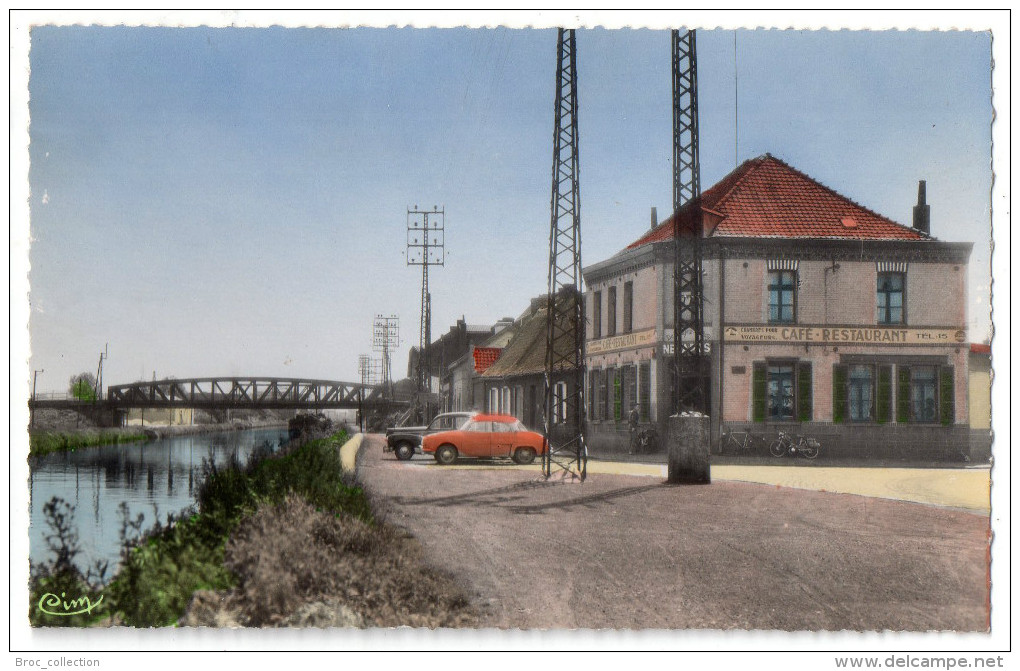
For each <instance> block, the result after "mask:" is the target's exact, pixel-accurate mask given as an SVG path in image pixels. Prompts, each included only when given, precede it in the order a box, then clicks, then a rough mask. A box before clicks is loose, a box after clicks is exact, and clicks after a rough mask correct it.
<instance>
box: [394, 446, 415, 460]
mask: <svg viewBox="0 0 1020 671" xmlns="http://www.w3.org/2000/svg"><path fill="white" fill-rule="evenodd" d="M393 451H394V452H395V453H396V455H397V459H400V460H401V461H407V460H408V459H410V458H411V457H413V456H414V445H412V444H411V443H397V446H396V447H394V448H393Z"/></svg>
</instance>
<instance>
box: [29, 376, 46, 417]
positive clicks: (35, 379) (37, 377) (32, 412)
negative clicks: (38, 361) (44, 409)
mask: <svg viewBox="0 0 1020 671" xmlns="http://www.w3.org/2000/svg"><path fill="white" fill-rule="evenodd" d="M45 372H46V371H45V370H44V369H42V368H40V369H39V370H33V371H32V400H33V401H35V383H36V381H37V380H38V379H39V373H45ZM29 415H30V417H29V418H28V425H29V426H32V427H34V426H35V405H34V403H33V406H32V410H31V412H30V413H29Z"/></svg>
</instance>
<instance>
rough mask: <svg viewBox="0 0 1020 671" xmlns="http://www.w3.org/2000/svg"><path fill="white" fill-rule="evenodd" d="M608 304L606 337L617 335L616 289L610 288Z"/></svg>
mask: <svg viewBox="0 0 1020 671" xmlns="http://www.w3.org/2000/svg"><path fill="white" fill-rule="evenodd" d="M607 300H608V304H607V305H606V316H607V317H608V323H607V324H606V335H608V336H614V335H616V287H609V297H608V299H607Z"/></svg>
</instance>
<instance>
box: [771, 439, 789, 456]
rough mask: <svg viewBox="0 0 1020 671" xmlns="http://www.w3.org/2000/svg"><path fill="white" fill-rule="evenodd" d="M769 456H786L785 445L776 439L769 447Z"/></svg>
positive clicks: (781, 440)
mask: <svg viewBox="0 0 1020 671" xmlns="http://www.w3.org/2000/svg"><path fill="white" fill-rule="evenodd" d="M769 454H771V455H772V456H773V457H781V456H783V455H784V454H786V443H785V442H784V441H783V439H782V438H776V439H775V440H774V441H773V442H772V444H771V445H769Z"/></svg>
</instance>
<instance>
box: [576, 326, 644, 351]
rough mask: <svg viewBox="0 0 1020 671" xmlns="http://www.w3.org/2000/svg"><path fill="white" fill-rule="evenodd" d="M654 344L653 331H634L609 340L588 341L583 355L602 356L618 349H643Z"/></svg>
mask: <svg viewBox="0 0 1020 671" xmlns="http://www.w3.org/2000/svg"><path fill="white" fill-rule="evenodd" d="M654 342H655V329H648V330H647V331H635V332H634V333H624V334H623V335H617V336H612V337H610V338H601V339H599V340H589V341H588V343H587V345H585V353H586V354H603V353H604V352H612V351H614V350H618V349H631V348H634V347H645V346H647V345H651V344H653V343H654Z"/></svg>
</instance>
